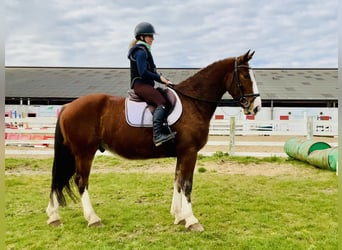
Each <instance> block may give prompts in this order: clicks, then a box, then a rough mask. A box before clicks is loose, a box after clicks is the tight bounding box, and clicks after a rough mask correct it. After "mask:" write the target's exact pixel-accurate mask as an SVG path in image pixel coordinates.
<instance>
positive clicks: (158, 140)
mask: <svg viewBox="0 0 342 250" xmlns="http://www.w3.org/2000/svg"><path fill="white" fill-rule="evenodd" d="M165 118H166V109H165V107H164V106H162V105H160V106H158V107H157V108H156V110H155V111H154V114H153V142H154V145H156V147H158V146H160V145H161V144H163V143H164V142H166V141H169V140H172V139H174V138H175V135H176V132H171V133H170V134H164V133H163V123H164V121H165Z"/></svg>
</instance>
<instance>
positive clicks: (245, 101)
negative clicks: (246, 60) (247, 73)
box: [232, 58, 260, 108]
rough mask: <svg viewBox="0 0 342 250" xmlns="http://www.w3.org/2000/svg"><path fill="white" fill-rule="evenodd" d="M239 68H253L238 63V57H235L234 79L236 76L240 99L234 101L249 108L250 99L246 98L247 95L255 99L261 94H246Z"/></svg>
mask: <svg viewBox="0 0 342 250" xmlns="http://www.w3.org/2000/svg"><path fill="white" fill-rule="evenodd" d="M239 68H247V69H248V70H250V69H251V68H250V67H249V66H247V65H238V64H237V58H235V64H234V77H233V80H232V81H234V78H236V84H237V86H238V88H239V91H240V96H239V98H238V99H234V102H236V103H239V104H240V105H241V106H242V107H243V108H248V107H249V106H250V103H251V102H250V101H249V100H248V99H247V98H246V97H254V98H253V100H252V101H254V100H255V98H257V97H258V96H260V94H259V93H256V94H254V93H251V94H246V93H245V92H244V91H243V87H242V84H241V81H240V75H239Z"/></svg>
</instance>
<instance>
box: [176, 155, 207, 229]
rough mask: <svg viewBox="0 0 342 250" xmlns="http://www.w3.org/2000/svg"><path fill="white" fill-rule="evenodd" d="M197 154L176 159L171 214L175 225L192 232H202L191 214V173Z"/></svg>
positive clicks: (200, 226)
mask: <svg viewBox="0 0 342 250" xmlns="http://www.w3.org/2000/svg"><path fill="white" fill-rule="evenodd" d="M196 159H197V153H184V154H183V156H179V157H178V159H177V167H176V176H175V182H174V191H173V198H172V204H171V214H173V215H174V216H175V224H185V227H186V228H187V229H189V230H192V231H200V232H201V231H203V230H204V229H203V227H202V225H201V224H200V223H199V221H198V219H197V218H196V217H195V216H194V214H193V212H192V205H191V191H192V180H193V171H194V168H195V164H196Z"/></svg>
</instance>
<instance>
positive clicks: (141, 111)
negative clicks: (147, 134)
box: [125, 89, 182, 127]
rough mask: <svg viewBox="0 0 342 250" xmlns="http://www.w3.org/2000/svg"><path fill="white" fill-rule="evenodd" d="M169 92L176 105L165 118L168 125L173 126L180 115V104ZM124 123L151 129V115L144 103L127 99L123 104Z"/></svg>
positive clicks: (177, 98)
mask: <svg viewBox="0 0 342 250" xmlns="http://www.w3.org/2000/svg"><path fill="white" fill-rule="evenodd" d="M169 90H171V91H172V92H173V93H174V94H175V96H176V104H175V107H174V109H173V110H172V112H171V114H170V115H169V116H168V117H167V123H168V125H172V124H174V123H175V122H176V121H177V120H178V119H179V117H180V116H181V114H182V103H181V101H180V99H179V97H178V95H177V93H176V92H175V91H174V90H173V89H169ZM125 113H126V121H127V123H128V124H129V125H130V126H133V127H152V118H153V115H152V113H151V111H150V109H149V108H147V103H146V102H135V101H132V100H130V99H129V98H128V97H127V98H126V102H125Z"/></svg>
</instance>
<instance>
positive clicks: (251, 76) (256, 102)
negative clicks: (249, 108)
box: [249, 69, 261, 111]
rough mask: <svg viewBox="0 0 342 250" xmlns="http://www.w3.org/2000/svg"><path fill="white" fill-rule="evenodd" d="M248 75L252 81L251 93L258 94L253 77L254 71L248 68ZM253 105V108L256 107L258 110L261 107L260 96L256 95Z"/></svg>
mask: <svg viewBox="0 0 342 250" xmlns="http://www.w3.org/2000/svg"><path fill="white" fill-rule="evenodd" d="M249 76H250V78H251V80H252V82H253V94H259V90H258V86H257V83H256V80H255V77H254V72H253V70H252V69H249ZM253 107H254V108H256V107H258V111H259V110H260V109H261V98H260V96H257V97H256V98H255V99H254V102H253Z"/></svg>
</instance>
